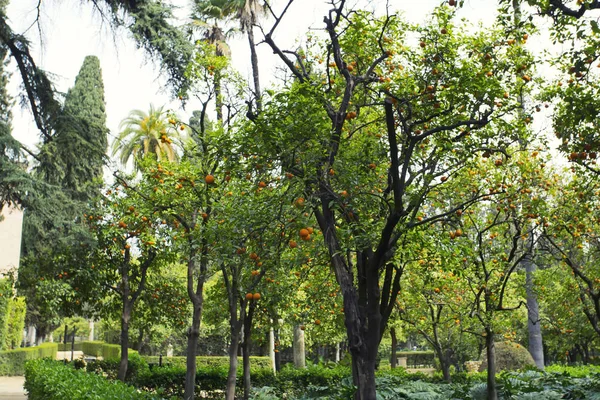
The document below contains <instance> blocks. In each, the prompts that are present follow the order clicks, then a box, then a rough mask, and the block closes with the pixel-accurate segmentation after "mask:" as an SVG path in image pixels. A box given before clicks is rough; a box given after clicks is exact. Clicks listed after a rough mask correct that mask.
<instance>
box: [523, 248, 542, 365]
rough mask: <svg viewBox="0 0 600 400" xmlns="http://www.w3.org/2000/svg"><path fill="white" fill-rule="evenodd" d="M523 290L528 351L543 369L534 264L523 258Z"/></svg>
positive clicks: (536, 363)
mask: <svg viewBox="0 0 600 400" xmlns="http://www.w3.org/2000/svg"><path fill="white" fill-rule="evenodd" d="M524 263H525V291H526V294H527V330H528V334H529V352H530V353H531V356H532V357H533V360H534V361H535V365H536V366H537V367H538V368H539V369H544V346H543V342H542V327H541V324H540V313H539V304H538V301H537V295H536V293H535V290H534V283H533V275H534V273H535V269H536V267H535V264H534V263H533V262H532V261H531V260H530V259H529V258H527V259H526V260H525V262H524Z"/></svg>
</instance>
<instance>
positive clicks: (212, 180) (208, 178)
mask: <svg viewBox="0 0 600 400" xmlns="http://www.w3.org/2000/svg"><path fill="white" fill-rule="evenodd" d="M204 181H205V182H206V183H208V184H209V185H212V184H213V183H215V177H214V176H212V175H210V174H209V175H206V176H205V177H204Z"/></svg>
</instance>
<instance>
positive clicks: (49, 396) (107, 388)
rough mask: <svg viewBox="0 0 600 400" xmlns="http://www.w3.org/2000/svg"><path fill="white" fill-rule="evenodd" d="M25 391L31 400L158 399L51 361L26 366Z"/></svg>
mask: <svg viewBox="0 0 600 400" xmlns="http://www.w3.org/2000/svg"><path fill="white" fill-rule="evenodd" d="M24 387H25V389H26V390H27V392H28V398H29V400H65V399H69V400H117V399H118V400H121V399H122V400H150V399H158V397H156V396H154V395H151V394H148V393H140V392H139V391H138V390H137V389H135V388H133V387H131V386H128V385H126V384H124V383H122V382H118V381H112V382H111V381H107V380H106V379H104V378H103V377H102V376H99V375H95V374H88V373H86V372H84V371H83V370H77V369H74V368H72V367H71V366H70V365H64V364H63V363H61V362H57V361H52V360H32V361H29V362H27V364H26V366H25V385H24Z"/></svg>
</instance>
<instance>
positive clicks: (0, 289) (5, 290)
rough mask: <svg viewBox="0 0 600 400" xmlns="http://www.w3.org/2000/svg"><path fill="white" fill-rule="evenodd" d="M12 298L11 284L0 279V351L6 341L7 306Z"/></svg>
mask: <svg viewBox="0 0 600 400" xmlns="http://www.w3.org/2000/svg"><path fill="white" fill-rule="evenodd" d="M11 298H12V283H11V281H10V280H8V279H4V278H0V350H2V349H4V343H5V342H6V341H7V339H8V321H9V315H10V312H9V305H10V299H11Z"/></svg>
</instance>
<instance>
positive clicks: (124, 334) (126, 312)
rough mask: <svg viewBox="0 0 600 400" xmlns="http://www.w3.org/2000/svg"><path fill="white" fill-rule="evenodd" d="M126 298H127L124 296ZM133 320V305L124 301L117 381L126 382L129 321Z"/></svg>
mask: <svg viewBox="0 0 600 400" xmlns="http://www.w3.org/2000/svg"><path fill="white" fill-rule="evenodd" d="M124 297H125V296H124ZM127 297H128V296H127ZM130 319H131V305H130V304H129V300H128V299H124V300H123V312H122V314H121V361H120V362H119V372H118V373H117V379H118V380H120V381H122V382H125V376H126V375H127V363H128V361H129V320H130Z"/></svg>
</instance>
